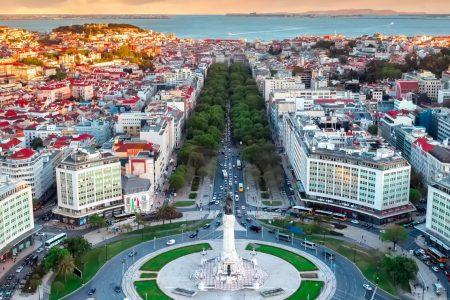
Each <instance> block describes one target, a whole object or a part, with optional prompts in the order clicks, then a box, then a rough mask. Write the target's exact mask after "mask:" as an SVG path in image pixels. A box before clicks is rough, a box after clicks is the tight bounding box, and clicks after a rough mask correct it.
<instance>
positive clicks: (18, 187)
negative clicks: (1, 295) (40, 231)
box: [0, 176, 34, 259]
mask: <svg viewBox="0 0 450 300" xmlns="http://www.w3.org/2000/svg"><path fill="white" fill-rule="evenodd" d="M33 234H34V219H33V199H32V196H31V187H30V186H29V185H28V184H27V183H26V182H24V181H12V180H10V179H9V178H8V177H7V176H2V177H0V258H1V259H6V258H10V257H12V256H16V255H17V254H18V253H19V252H21V251H23V250H24V249H26V248H28V247H29V246H31V245H32V244H33V241H34V240H33Z"/></svg>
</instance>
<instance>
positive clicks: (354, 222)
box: [350, 220, 359, 224]
mask: <svg viewBox="0 0 450 300" xmlns="http://www.w3.org/2000/svg"><path fill="white" fill-rule="evenodd" d="M350 223H352V224H359V221H358V220H351V221H350Z"/></svg>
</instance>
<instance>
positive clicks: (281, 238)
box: [277, 232, 292, 242]
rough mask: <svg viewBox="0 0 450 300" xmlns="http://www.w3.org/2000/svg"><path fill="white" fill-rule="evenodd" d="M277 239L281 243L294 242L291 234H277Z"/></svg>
mask: <svg viewBox="0 0 450 300" xmlns="http://www.w3.org/2000/svg"><path fill="white" fill-rule="evenodd" d="M277 239H278V240H279V241H285V242H290V241H291V240H292V237H291V236H290V235H289V234H284V233H279V232H278V233H277Z"/></svg>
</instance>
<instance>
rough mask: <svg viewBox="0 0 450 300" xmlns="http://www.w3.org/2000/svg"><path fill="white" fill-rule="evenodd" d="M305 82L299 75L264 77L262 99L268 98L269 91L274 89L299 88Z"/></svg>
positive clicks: (303, 86)
mask: <svg viewBox="0 0 450 300" xmlns="http://www.w3.org/2000/svg"><path fill="white" fill-rule="evenodd" d="M301 89H305V84H304V83H303V82H302V80H301V78H299V77H288V78H266V79H265V80H264V99H265V100H266V101H268V100H269V96H270V93H271V92H272V91H274V90H301Z"/></svg>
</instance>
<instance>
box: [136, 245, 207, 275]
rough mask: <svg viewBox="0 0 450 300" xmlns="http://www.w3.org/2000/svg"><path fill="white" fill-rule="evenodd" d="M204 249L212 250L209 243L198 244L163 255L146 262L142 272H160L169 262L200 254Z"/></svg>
mask: <svg viewBox="0 0 450 300" xmlns="http://www.w3.org/2000/svg"><path fill="white" fill-rule="evenodd" d="M203 249H205V250H210V249H211V246H210V245H209V244H208V243H202V244H196V245H191V246H185V247H181V248H177V249H173V250H171V251H168V252H164V253H161V254H159V255H157V256H155V257H153V258H151V259H150V260H148V261H146V262H145V263H144V264H143V265H142V267H141V270H142V271H159V270H161V269H162V268H163V267H164V266H165V265H166V264H168V263H169V262H171V261H173V260H175V259H177V258H180V257H182V256H185V255H188V254H191V253H196V252H200V251H202V250H203Z"/></svg>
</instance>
